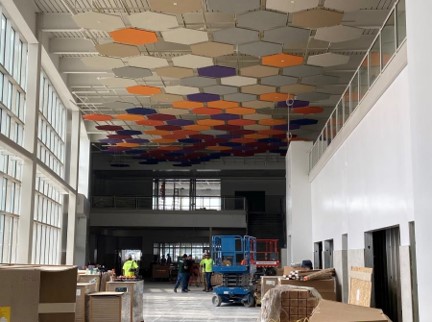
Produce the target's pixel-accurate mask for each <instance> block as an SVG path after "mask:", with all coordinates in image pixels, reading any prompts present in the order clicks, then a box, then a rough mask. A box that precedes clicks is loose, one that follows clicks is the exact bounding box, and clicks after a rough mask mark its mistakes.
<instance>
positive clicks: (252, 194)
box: [235, 191, 265, 213]
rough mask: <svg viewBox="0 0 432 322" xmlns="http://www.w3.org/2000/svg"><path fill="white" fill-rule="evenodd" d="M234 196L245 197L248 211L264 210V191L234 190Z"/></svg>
mask: <svg viewBox="0 0 432 322" xmlns="http://www.w3.org/2000/svg"><path fill="white" fill-rule="evenodd" d="M235 196H236V197H244V198H245V199H246V205H247V210H248V212H249V213H254V212H265V191H236V192H235Z"/></svg>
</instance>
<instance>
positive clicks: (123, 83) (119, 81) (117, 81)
mask: <svg viewBox="0 0 432 322" xmlns="http://www.w3.org/2000/svg"><path fill="white" fill-rule="evenodd" d="M98 81H99V82H101V83H102V84H103V85H105V86H108V87H129V86H134V85H136V84H137V83H136V82H135V81H134V80H132V79H127V78H119V77H107V78H99V79H98Z"/></svg>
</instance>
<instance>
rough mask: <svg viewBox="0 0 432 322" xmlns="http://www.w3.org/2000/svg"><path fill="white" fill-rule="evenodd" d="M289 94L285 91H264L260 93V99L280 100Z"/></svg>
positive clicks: (287, 97) (283, 99)
mask: <svg viewBox="0 0 432 322" xmlns="http://www.w3.org/2000/svg"><path fill="white" fill-rule="evenodd" d="M290 97H291V96H290V95H288V94H285V93H274V92H273V93H266V94H261V95H260V100H262V101H269V102H281V101H286V100H287V99H289V98H290Z"/></svg>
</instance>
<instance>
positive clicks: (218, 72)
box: [198, 65, 237, 78]
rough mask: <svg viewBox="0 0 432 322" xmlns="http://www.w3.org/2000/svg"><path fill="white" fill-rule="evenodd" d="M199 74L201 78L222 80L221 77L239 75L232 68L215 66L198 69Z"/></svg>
mask: <svg viewBox="0 0 432 322" xmlns="http://www.w3.org/2000/svg"><path fill="white" fill-rule="evenodd" d="M198 74H199V75H200V76H206V77H212V78H221V77H229V76H235V75H237V72H236V69H235V68H232V67H226V66H219V65H215V66H209V67H203V68H198Z"/></svg>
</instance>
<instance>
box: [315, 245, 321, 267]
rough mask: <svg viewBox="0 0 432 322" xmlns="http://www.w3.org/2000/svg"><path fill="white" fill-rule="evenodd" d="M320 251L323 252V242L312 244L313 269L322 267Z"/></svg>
mask: <svg viewBox="0 0 432 322" xmlns="http://www.w3.org/2000/svg"><path fill="white" fill-rule="evenodd" d="M322 252H323V243H322V242H316V243H315V244H314V268H315V269H322V268H323V261H322Z"/></svg>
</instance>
